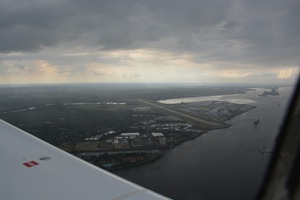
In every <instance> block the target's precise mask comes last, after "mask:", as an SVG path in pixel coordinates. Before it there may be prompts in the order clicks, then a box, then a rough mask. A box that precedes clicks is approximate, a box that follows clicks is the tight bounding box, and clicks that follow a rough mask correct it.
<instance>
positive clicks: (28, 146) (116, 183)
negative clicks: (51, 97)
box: [0, 120, 168, 200]
mask: <svg viewBox="0 0 300 200" xmlns="http://www.w3.org/2000/svg"><path fill="white" fill-rule="evenodd" d="M0 199H3V200H35V199H43V200H54V199H57V200H61V199H63V200H82V199H111V200H122V199H126V200H138V199H145V200H147V199H149V200H150V199H168V198H166V197H163V196H161V195H159V194H157V193H155V192H153V191H150V190H148V189H145V188H143V187H141V186H138V185H136V184H134V183H131V182H129V181H127V180H125V179H122V178H120V177H118V176H116V175H113V174H111V173H109V172H107V171H104V170H102V169H100V168H98V167H96V166H93V165H91V164H89V163H87V162H85V161H83V160H81V159H79V158H77V157H75V156H72V155H70V154H68V153H66V152H64V151H62V150H60V149H58V148H56V147H54V146H52V145H50V144H48V143H46V142H44V141H42V140H40V139H38V138H36V137H34V136H32V135H30V134H28V133H26V132H24V131H22V130H20V129H18V128H16V127H14V126H12V125H10V124H8V123H6V122H4V121H2V120H0Z"/></svg>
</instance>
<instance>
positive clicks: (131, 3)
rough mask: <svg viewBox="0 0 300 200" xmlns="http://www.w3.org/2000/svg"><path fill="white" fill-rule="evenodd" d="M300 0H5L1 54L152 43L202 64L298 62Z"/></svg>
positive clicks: (1, 15)
mask: <svg viewBox="0 0 300 200" xmlns="http://www.w3.org/2000/svg"><path fill="white" fill-rule="evenodd" d="M299 4H300V3H299V1H296V0H287V1H282V0H273V1H246V0H245V1H238V0H219V1H216V0H201V1H200V0H185V1H182V0H170V1H162V0H152V1H151V0H110V1H102V0H88V1H83V0H72V1H71V0H70V1H68V0H57V1H54V0H48V1H46V0H44V1H43V0H28V1H23V0H2V1H1V2H0V44H1V45H0V52H2V53H8V52H34V51H35V52H37V51H39V50H41V49H43V48H47V47H58V46H59V48H65V50H66V51H67V50H68V49H70V48H71V49H72V48H81V49H94V50H115V49H139V48H150V49H158V50H167V51H171V52H176V53H182V52H185V53H186V52H187V53H191V54H193V55H196V56H195V60H196V61H197V62H207V61H211V60H215V61H224V60H225V61H226V60H229V61H230V60H233V61H239V62H248V63H261V64H264V65H268V64H270V65H272V64H274V63H277V64H278V63H279V64H298V63H299V55H300V51H299V46H300V39H299V38H300V37H299V35H300V32H299V30H300V24H299V23H300V21H299V19H300V16H299V15H300V6H299Z"/></svg>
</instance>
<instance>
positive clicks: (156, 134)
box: [151, 133, 164, 137]
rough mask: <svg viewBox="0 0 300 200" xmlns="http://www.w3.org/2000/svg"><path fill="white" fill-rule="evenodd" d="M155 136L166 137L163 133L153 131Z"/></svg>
mask: <svg viewBox="0 0 300 200" xmlns="http://www.w3.org/2000/svg"><path fill="white" fill-rule="evenodd" d="M151 134H152V136H153V137H164V134H162V133H151Z"/></svg>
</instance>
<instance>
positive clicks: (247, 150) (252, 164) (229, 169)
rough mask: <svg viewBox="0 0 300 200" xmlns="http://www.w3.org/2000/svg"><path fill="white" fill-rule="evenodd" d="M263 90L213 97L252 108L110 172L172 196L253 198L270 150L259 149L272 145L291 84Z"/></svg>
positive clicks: (216, 199)
mask: <svg viewBox="0 0 300 200" xmlns="http://www.w3.org/2000/svg"><path fill="white" fill-rule="evenodd" d="M263 91H264V90H263V89H259V88H258V89H257V90H256V91H250V92H247V93H246V94H238V95H224V96H218V97H217V98H218V99H222V100H224V101H226V100H228V101H231V102H232V101H234V100H233V99H236V100H235V101H236V102H238V101H239V100H240V102H247V103H249V104H252V105H255V106H257V108H255V109H252V110H250V111H249V112H246V113H243V114H242V115H239V116H237V117H235V118H233V119H232V120H229V121H228V123H230V124H231V125H232V126H230V127H229V128H226V129H218V130H212V131H209V132H208V133H206V134H204V135H202V136H200V137H198V138H196V139H195V140H192V141H187V142H185V143H183V144H181V145H179V146H177V147H175V148H173V149H170V150H167V151H166V152H165V155H164V156H163V157H162V158H161V159H160V160H158V161H156V162H154V163H150V164H147V165H143V166H140V167H135V168H131V169H122V170H119V171H116V172H115V173H116V174H117V175H119V176H121V177H123V178H125V179H128V180H131V181H133V182H135V183H137V184H139V185H142V186H144V187H146V188H149V189H151V190H154V191H156V192H158V193H160V194H163V195H165V196H167V197H170V198H173V199H191V200H193V199H197V200H220V199H222V200H223V199H233V200H253V199H255V196H256V194H257V192H258V190H259V188H260V185H261V182H262V179H263V177H264V173H265V171H266V167H267V164H268V162H269V160H270V157H271V155H272V154H271V153H269V152H264V153H263V150H264V149H268V150H269V149H272V148H273V145H274V140H275V138H276V136H277V133H278V130H279V127H280V123H281V121H282V118H283V116H284V113H285V109H286V107H287V104H288V102H289V97H290V94H291V91H292V88H287V87H286V88H279V90H278V91H279V93H280V95H279V96H268V97H260V96H257V95H258V94H261V93H262V92H263ZM205 98H207V97H205ZM212 98H213V99H214V98H215V97H212ZM188 99H189V102H191V99H190V98H188ZM180 102H184V98H183V99H180ZM256 119H260V122H259V123H258V124H256V125H254V124H253V122H254V121H255V120H256Z"/></svg>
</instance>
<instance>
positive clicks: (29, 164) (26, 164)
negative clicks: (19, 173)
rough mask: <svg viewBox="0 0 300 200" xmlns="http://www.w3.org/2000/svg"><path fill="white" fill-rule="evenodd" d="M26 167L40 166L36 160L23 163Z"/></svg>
mask: <svg viewBox="0 0 300 200" xmlns="http://www.w3.org/2000/svg"><path fill="white" fill-rule="evenodd" d="M23 165H25V166H26V167H34V166H36V165H39V163H37V162H35V161H34V160H32V161H29V162H25V163H23Z"/></svg>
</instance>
